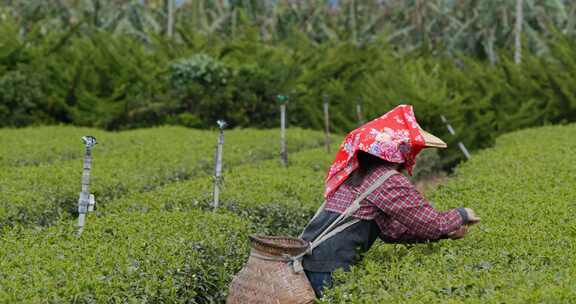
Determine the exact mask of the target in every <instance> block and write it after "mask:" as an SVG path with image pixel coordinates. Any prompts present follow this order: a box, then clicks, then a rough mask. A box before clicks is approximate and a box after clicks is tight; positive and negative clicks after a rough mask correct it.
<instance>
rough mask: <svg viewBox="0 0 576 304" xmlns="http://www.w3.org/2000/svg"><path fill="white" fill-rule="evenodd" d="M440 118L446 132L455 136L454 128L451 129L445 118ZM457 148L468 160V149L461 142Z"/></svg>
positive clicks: (442, 116)
mask: <svg viewBox="0 0 576 304" xmlns="http://www.w3.org/2000/svg"><path fill="white" fill-rule="evenodd" d="M440 118H442V122H443V123H444V124H446V128H447V129H448V132H450V134H452V136H456V131H454V128H452V125H451V124H450V123H449V122H448V120H447V119H446V117H445V116H444V115H441V116H440ZM458 148H460V150H461V151H462V153H463V154H464V156H466V159H470V153H468V149H466V146H464V144H463V143H462V142H461V141H459V142H458Z"/></svg>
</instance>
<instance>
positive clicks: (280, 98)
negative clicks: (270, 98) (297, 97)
mask: <svg viewBox="0 0 576 304" xmlns="http://www.w3.org/2000/svg"><path fill="white" fill-rule="evenodd" d="M276 101H278V103H280V104H283V103H286V102H288V96H286V95H282V94H278V95H276Z"/></svg>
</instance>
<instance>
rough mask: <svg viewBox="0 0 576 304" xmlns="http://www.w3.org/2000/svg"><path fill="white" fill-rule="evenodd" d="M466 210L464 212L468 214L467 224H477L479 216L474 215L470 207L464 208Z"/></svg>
mask: <svg viewBox="0 0 576 304" xmlns="http://www.w3.org/2000/svg"><path fill="white" fill-rule="evenodd" d="M464 210H466V214H467V215H468V225H474V224H478V223H479V222H480V218H479V217H478V216H477V215H476V212H474V210H472V209H470V208H464Z"/></svg>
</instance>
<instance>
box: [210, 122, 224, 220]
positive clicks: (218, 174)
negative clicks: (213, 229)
mask: <svg viewBox="0 0 576 304" xmlns="http://www.w3.org/2000/svg"><path fill="white" fill-rule="evenodd" d="M216 123H217V124H218V129H219V133H218V145H217V146H216V157H215V163H216V164H215V166H214V167H215V168H214V201H213V203H212V206H213V207H214V209H217V208H218V205H219V204H220V185H221V183H222V149H223V146H224V128H226V125H227V124H226V122H225V121H224V120H218V121H217V122H216Z"/></svg>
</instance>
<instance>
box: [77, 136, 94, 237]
mask: <svg viewBox="0 0 576 304" xmlns="http://www.w3.org/2000/svg"><path fill="white" fill-rule="evenodd" d="M82 141H83V142H84V147H85V150H84V162H83V166H82V191H81V192H80V198H78V236H81V235H82V232H83V231H84V226H85V224H86V214H87V213H88V212H92V211H94V205H95V204H96V201H95V199H94V195H93V194H90V169H91V168H92V148H94V146H95V145H96V138H95V137H94V136H90V135H88V136H83V137H82Z"/></svg>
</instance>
